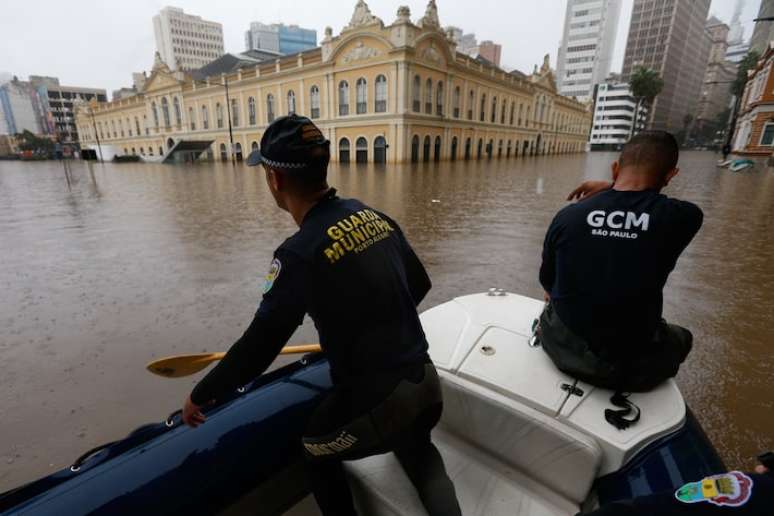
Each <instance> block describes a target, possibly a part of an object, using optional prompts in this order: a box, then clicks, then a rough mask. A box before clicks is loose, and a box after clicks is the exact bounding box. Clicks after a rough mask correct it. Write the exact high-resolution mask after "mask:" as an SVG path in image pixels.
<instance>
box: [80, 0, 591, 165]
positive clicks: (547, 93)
mask: <svg viewBox="0 0 774 516" xmlns="http://www.w3.org/2000/svg"><path fill="white" fill-rule="evenodd" d="M227 95H228V96H227ZM227 98H228V100H227ZM291 112H296V113H299V114H302V115H305V116H308V117H310V118H312V119H313V120H314V121H315V123H316V124H317V125H318V126H319V127H320V129H321V130H322V131H323V132H324V133H325V134H326V135H327V137H328V139H329V140H330V141H331V154H332V160H333V161H341V162H355V161H357V162H402V161H429V160H449V159H452V160H453V159H480V158H482V157H503V158H505V157H514V156H523V155H531V154H549V153H567V152H580V151H585V149H586V142H587V141H588V132H589V129H590V124H591V115H590V112H589V110H588V107H587V106H586V105H585V104H582V103H580V102H577V101H575V100H573V99H571V98H567V97H563V96H560V95H559V94H558V93H557V90H556V83H555V79H554V75H553V73H552V71H551V69H550V66H549V62H548V56H546V58H545V60H544V62H543V65H542V67H541V68H540V69H538V68H537V66H536V67H535V70H534V71H533V73H532V74H531V75H525V74H522V73H520V72H510V73H509V72H506V71H504V70H501V69H499V68H497V67H495V66H493V65H492V64H490V63H488V62H486V61H484V60H481V59H478V60H477V59H474V58H471V57H469V56H467V55H465V54H462V53H458V52H457V51H456V46H455V43H454V41H453V40H452V38H451V34H447V33H445V32H444V31H443V29H442V28H441V25H440V23H439V20H438V11H437V7H436V5H435V0H430V3H429V4H428V6H427V9H426V12H425V14H424V16H423V17H422V18H420V19H419V20H417V21H416V23H415V22H412V21H411V17H410V12H409V9H408V8H407V7H400V8H399V9H398V12H397V18H396V20H395V21H394V22H393V23H392V24H391V25H388V26H385V25H384V23H383V22H382V20H380V19H379V18H377V17H376V16H374V15H373V14H371V12H370V10H369V8H368V6H367V5H366V3H365V2H364V1H363V0H359V1H358V3H357V5H356V6H355V11H354V13H353V15H352V19H351V21H350V23H349V24H348V25H347V26H346V27H345V28H344V29H343V30H342V31H341V33H340V34H338V35H336V36H334V35H333V31H332V30H331V29H330V27H328V28H326V30H325V37H324V39H323V40H322V43H321V46H320V47H318V48H315V49H312V50H308V51H305V52H302V53H299V54H295V55H291V56H285V57H281V58H277V59H271V60H269V61H267V60H263V61H256V62H254V63H250V64H248V65H240V67H238V69H236V70H233V71H230V72H229V73H223V74H220V75H217V76H209V77H202V78H201V79H197V78H195V75H191V74H186V73H182V72H171V71H170V70H169V68H168V67H167V66H166V65H165V64H164V63H163V62H162V61H161V60H160V59H159V58H158V56H157V58H156V62H155V63H154V66H153V69H152V71H151V74H150V76H149V78H148V80H147V81H146V83H145V86H144V88H143V90H142V91H141V92H140V93H139V94H138V95H135V96H133V97H129V98H124V99H120V100H116V101H113V102H106V103H99V104H98V103H92V104H89V105H82V106H80V108H79V109H78V110H77V113H76V124H77V126H78V134H79V135H81V145H82V147H83V148H91V149H94V150H97V145H96V144H97V136H99V141H100V143H101V145H102V146H103V148H104V147H107V148H109V149H113V153H117V154H138V155H142V156H144V157H145V158H146V159H153V160H159V159H167V158H174V157H175V156H174V155H175V154H178V155H181V154H183V153H184V152H185V149H191V148H195V147H196V145H197V142H198V146H199V147H202V146H206V145H207V143H208V142H212V145H211V146H209V147H208V149H207V152H206V153H203V154H202V158H205V159H206V158H210V159H212V158H215V159H230V158H231V157H232V152H233V156H234V157H236V159H242V157H243V156H246V154H248V153H249V152H250V149H251V148H253V147H255V146H257V145H258V142H260V138H261V135H262V133H263V131H264V130H265V128H266V127H267V125H268V124H269V123H270V122H271V121H272V120H273V119H274V118H276V117H278V116H282V115H285V114H287V113H291ZM229 116H230V118H231V126H232V134H233V141H234V146H233V150H232V148H231V146H230V136H229V129H228V117H229Z"/></svg>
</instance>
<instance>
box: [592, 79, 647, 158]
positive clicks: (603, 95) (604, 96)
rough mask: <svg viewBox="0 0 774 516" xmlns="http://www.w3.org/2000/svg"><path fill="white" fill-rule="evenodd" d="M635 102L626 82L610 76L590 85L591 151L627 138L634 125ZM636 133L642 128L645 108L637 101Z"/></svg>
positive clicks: (617, 143) (605, 147)
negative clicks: (591, 98) (638, 104)
mask: <svg viewBox="0 0 774 516" xmlns="http://www.w3.org/2000/svg"><path fill="white" fill-rule="evenodd" d="M635 109H637V101H636V100H635V98H634V97H633V96H632V93H631V91H630V90H629V85H628V84H625V83H620V82H617V81H615V80H614V79H613V77H612V76H611V77H610V78H609V79H608V80H607V81H606V82H604V83H602V84H597V85H595V86H594V122H593V124H592V126H591V135H590V138H589V142H590V143H591V150H616V149H618V148H619V147H620V146H621V145H623V144H624V143H626V142H627V141H628V140H629V136H631V134H632V124H634V123H635V122H634V110H635ZM638 113H639V116H638V117H637V132H639V131H641V130H642V129H644V127H645V120H646V118H647V116H648V111H647V107H646V106H645V105H644V104H643V103H641V104H640V106H639V109H638Z"/></svg>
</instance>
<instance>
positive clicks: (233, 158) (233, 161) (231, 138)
mask: <svg viewBox="0 0 774 516" xmlns="http://www.w3.org/2000/svg"><path fill="white" fill-rule="evenodd" d="M223 85H224V86H225V87H226V114H227V115H228V139H229V142H230V143H231V164H232V165H236V156H235V155H234V133H233V132H232V131H231V100H230V99H229V97H228V77H225V76H224V77H223Z"/></svg>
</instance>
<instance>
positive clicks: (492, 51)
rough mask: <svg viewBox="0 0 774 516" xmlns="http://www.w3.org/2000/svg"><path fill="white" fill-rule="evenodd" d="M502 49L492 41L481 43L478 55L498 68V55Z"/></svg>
mask: <svg viewBox="0 0 774 516" xmlns="http://www.w3.org/2000/svg"><path fill="white" fill-rule="evenodd" d="M502 51H503V47H502V46H501V45H498V44H497V43H494V42H493V41H488V40H487V41H482V42H481V44H480V45H479V46H478V55H480V56H481V57H483V58H484V59H486V60H487V61H489V62H490V63H493V64H494V65H495V66H500V55H501V54H502Z"/></svg>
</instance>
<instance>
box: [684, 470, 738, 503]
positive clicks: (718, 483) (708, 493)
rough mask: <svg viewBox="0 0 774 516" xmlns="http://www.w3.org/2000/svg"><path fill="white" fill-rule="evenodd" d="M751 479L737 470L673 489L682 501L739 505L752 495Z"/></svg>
mask: <svg viewBox="0 0 774 516" xmlns="http://www.w3.org/2000/svg"><path fill="white" fill-rule="evenodd" d="M752 490H753V481H752V479H751V478H750V477H748V476H747V475H745V474H744V473H741V472H739V471H731V472H729V473H724V474H722V475H714V476H711V477H707V478H704V479H702V480H701V481H699V482H691V483H689V484H685V485H684V486H683V487H681V488H680V489H678V490H677V491H675V498H677V499H678V500H679V501H681V502H683V503H698V502H709V503H711V504H713V505H717V506H719V507H724V506H725V507H741V506H742V505H744V504H746V503H747V501H748V500H749V499H750V496H752Z"/></svg>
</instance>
